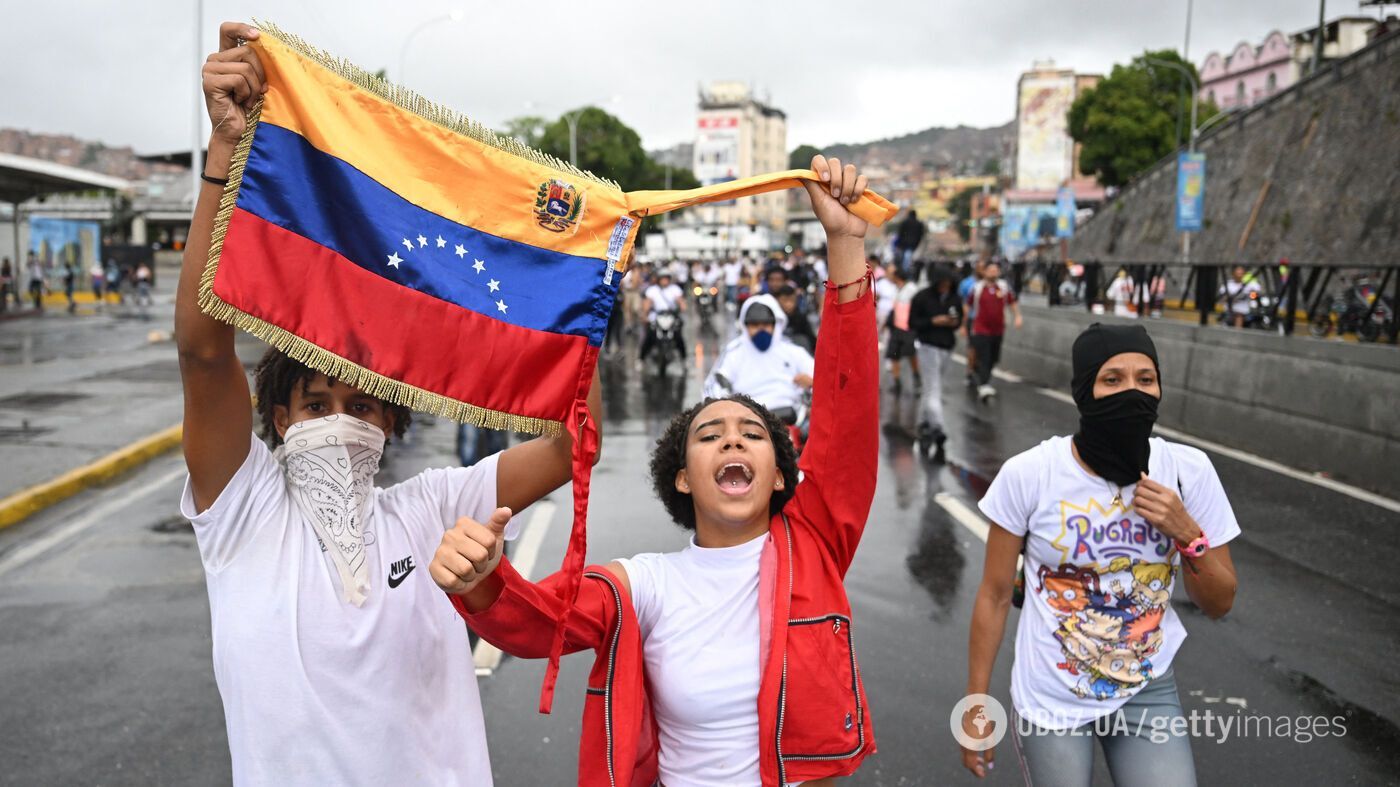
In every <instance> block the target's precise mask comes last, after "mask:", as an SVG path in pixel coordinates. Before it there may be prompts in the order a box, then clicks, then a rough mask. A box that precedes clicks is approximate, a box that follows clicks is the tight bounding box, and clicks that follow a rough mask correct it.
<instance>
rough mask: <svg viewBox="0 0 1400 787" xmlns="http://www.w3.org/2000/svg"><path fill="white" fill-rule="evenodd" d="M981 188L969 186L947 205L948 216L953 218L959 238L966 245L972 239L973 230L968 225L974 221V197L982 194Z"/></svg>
mask: <svg viewBox="0 0 1400 787" xmlns="http://www.w3.org/2000/svg"><path fill="white" fill-rule="evenodd" d="M981 190H982V188H981V187H980V186H968V187H967V188H964V189H962V190H961V191H959V192H958V193H957V194H954V195H953V198H952V199H950V200H948V204H947V205H945V206H944V207H946V208H947V209H948V215H950V216H952V217H953V222H954V226H956V227H957V228H958V237H959V238H962V239H963V243H966V242H967V241H968V240H970V239H971V238H972V228H971V227H969V226H967V223H968V222H969V221H971V220H972V197H973V195H975V194H977V193H978V192H980V191H981Z"/></svg>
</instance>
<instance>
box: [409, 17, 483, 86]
mask: <svg viewBox="0 0 1400 787" xmlns="http://www.w3.org/2000/svg"><path fill="white" fill-rule="evenodd" d="M464 16H466V14H465V13H464V12H463V11H462V9H460V8H454V9H452V10H451V11H449V12H448V13H446V14H443V15H442V16H435V17H433V18H432V19H429V20H427V21H425V22H423V23H422V24H420V25H418V26H417V27H415V28H413V30H412V31H410V32H409V34H408V36H407V37H406V38H404V40H403V46H401V47H399V72H398V73H397V74H394V81H395V82H397V83H399V84H400V85H403V84H407V83H406V80H405V79H404V78H403V72H404V62H405V61H406V60H407V59H408V45H409V44H411V43H413V39H415V38H417V37H418V34H419V33H421V32H423V31H424V30H427V29H428V28H430V27H432V26H433V25H435V24H437V23H439V22H460V21H462V17H464Z"/></svg>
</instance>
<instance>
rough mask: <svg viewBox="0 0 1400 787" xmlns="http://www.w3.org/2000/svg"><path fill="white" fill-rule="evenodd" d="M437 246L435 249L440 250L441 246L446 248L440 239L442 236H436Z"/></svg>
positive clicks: (444, 242) (445, 242)
mask: <svg viewBox="0 0 1400 787" xmlns="http://www.w3.org/2000/svg"><path fill="white" fill-rule="evenodd" d="M437 244H438V245H437V247H438V248H439V249H440V248H442V247H443V246H446V245H447V241H445V240H443V239H442V236H441V235H439V236H437Z"/></svg>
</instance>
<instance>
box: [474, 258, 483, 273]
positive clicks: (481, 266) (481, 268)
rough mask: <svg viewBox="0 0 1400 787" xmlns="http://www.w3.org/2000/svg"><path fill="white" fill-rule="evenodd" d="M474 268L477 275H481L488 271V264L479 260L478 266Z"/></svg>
mask: <svg viewBox="0 0 1400 787" xmlns="http://www.w3.org/2000/svg"><path fill="white" fill-rule="evenodd" d="M472 268H474V269H476V272H477V273H481V272H482V271H484V270H486V263H484V262H482V261H481V260H477V261H476V264H475V265H473V266H472Z"/></svg>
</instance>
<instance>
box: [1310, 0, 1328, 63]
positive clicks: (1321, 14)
mask: <svg viewBox="0 0 1400 787" xmlns="http://www.w3.org/2000/svg"><path fill="white" fill-rule="evenodd" d="M1326 29H1327V0H1317V35H1316V36H1314V37H1313V62H1312V72H1313V73H1314V74H1316V73H1317V70H1318V69H1319V68H1321V67H1322V44H1323V40H1322V39H1323V32H1324V31H1325V30H1326Z"/></svg>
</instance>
